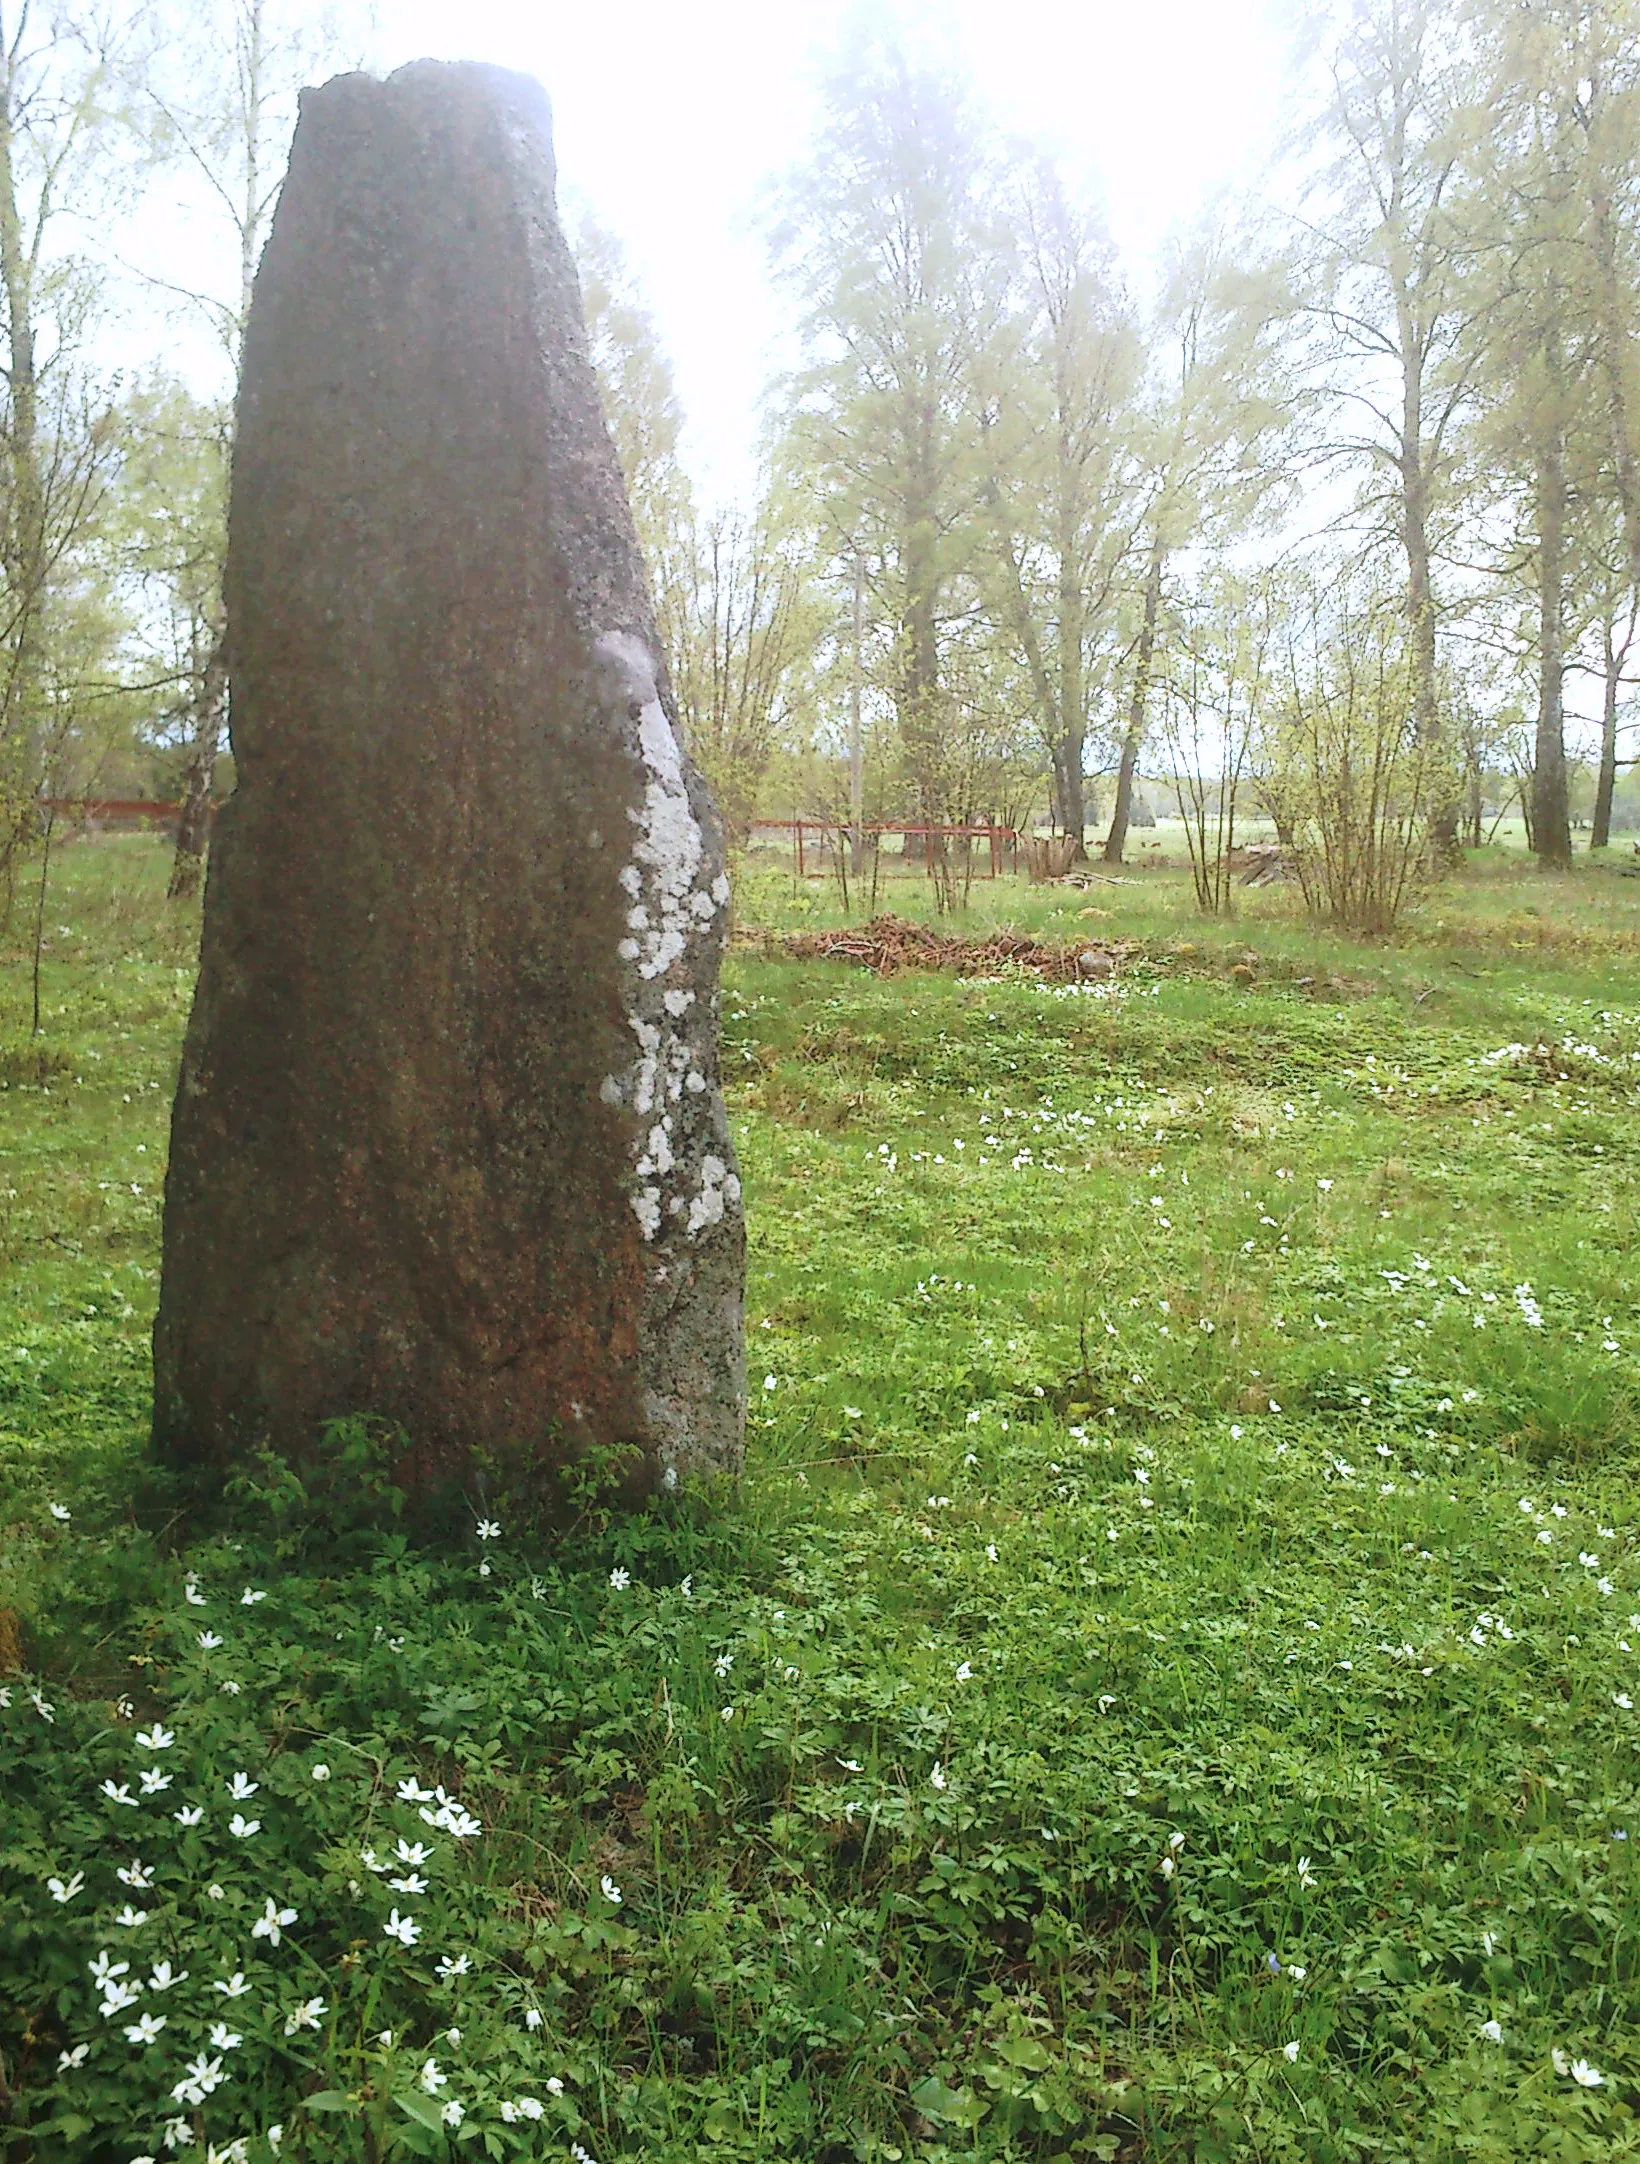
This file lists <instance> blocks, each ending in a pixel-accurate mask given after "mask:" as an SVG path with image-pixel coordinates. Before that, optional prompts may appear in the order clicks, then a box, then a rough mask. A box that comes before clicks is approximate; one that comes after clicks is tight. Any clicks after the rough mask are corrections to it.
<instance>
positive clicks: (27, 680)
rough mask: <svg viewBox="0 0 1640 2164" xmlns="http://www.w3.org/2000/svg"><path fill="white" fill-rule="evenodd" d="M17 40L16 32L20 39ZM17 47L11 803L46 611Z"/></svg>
mask: <svg viewBox="0 0 1640 2164" xmlns="http://www.w3.org/2000/svg"><path fill="white" fill-rule="evenodd" d="M16 34H17V33H14V35H16ZM14 50H15V47H14V46H9V47H8V46H7V45H6V43H5V31H4V26H3V24H0V283H3V285H4V290H5V322H6V329H5V348H4V361H5V370H4V372H5V377H6V383H7V387H8V390H9V393H10V413H9V416H8V418H9V426H8V428H7V430H6V436H5V468H6V480H7V483H8V495H9V498H10V501H9V503H8V505H7V507H6V511H5V513H4V516H3V519H0V549H3V551H4V556H5V570H6V577H7V582H8V584H9V585H10V587H11V594H10V597H9V601H8V614H9V615H10V617H11V624H12V629H11V635H10V639H9V642H8V643H9V645H10V648H11V651H10V653H9V654H8V655H7V656H6V663H5V683H4V685H3V687H0V753H3V755H4V759H5V768H6V769H9V771H0V787H4V788H5V789H6V790H7V793H8V794H10V795H12V796H14V797H15V799H17V800H18V801H21V800H22V799H24V798H26V797H28V796H31V795H32V794H33V791H34V788H35V786H36V776H37V768H38V761H39V736H40V731H41V729H42V727H43V716H42V714H41V712H40V701H39V684H40V670H41V643H42V641H41V633H42V628H43V627H42V625H41V622H40V618H41V614H42V612H43V609H44V606H45V562H46V540H45V522H46V521H45V485H44V480H43V478H42V474H41V470H40V384H39V371H38V366H37V361H36V353H35V336H34V275H33V273H34V266H33V263H32V262H31V260H30V256H29V251H28V243H27V238H26V236H25V234H24V231H23V219H22V211H21V208H20V206H19V204H18V201H17V179H16V171H15V166H14V138H15V135H16V132H17V114H16V111H15V104H14V89H13V85H12V81H11V59H12V55H13V52H14Z"/></svg>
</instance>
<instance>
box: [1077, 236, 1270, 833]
mask: <svg viewBox="0 0 1640 2164" xmlns="http://www.w3.org/2000/svg"><path fill="white" fill-rule="evenodd" d="M1167 272H1168V275H1167V280H1166V284H1165V286H1164V288H1163V294H1162V300H1161V305H1160V308H1159V310H1158V313H1157V322H1156V326H1155V330H1154V333H1153V336H1152V340H1151V352H1152V356H1153V363H1152V376H1151V381H1150V384H1149V386H1148V397H1147V400H1146V407H1147V410H1146V415H1145V422H1144V427H1143V434H1142V437H1141V443H1140V450H1139V464H1140V471H1141V484H1140V485H1141V488H1142V491H1143V504H1142V507H1141V510H1140V513H1139V517H1138V532H1139V534H1140V536H1141V545H1142V551H1143V555H1142V561H1143V566H1144V569H1143V575H1142V578H1141V580H1140V583H1139V586H1138V591H1137V594H1136V596H1135V597H1134V601H1135V605H1136V609H1137V619H1138V620H1137V625H1136V627H1135V629H1134V633H1133V641H1132V646H1131V649H1130V650H1131V653H1132V674H1131V677H1130V679H1129V690H1128V706H1127V714H1126V718H1125V721H1124V723H1123V725H1122V728H1121V731H1120V736H1119V746H1120V749H1119V752H1118V758H1117V768H1116V791H1115V797H1114V801H1113V803H1112V807H1111V820H1110V830H1109V832H1108V833H1107V835H1106V837H1105V845H1104V852H1103V854H1104V860H1105V862H1106V863H1107V864H1120V863H1121V862H1122V858H1123V853H1124V851H1125V849H1126V846H1127V832H1128V822H1129V819H1130V817H1131V812H1132V803H1133V782H1134V776H1135V774H1136V773H1137V771H1138V764H1139V753H1140V751H1141V749H1142V747H1143V744H1144V740H1145V735H1146V731H1147V729H1148V727H1149V724H1150V703H1151V692H1152V689H1153V686H1154V683H1155V676H1156V668H1157V641H1158V637H1159V635H1160V633H1161V630H1162V602H1163V595H1164V582H1165V579H1166V575H1167V569H1168V565H1169V563H1170V561H1171V560H1172V558H1173V557H1174V556H1175V555H1176V553H1177V552H1178V551H1179V550H1180V549H1181V548H1183V547H1184V545H1185V544H1186V543H1187V542H1193V543H1202V542H1207V543H1217V544H1219V545H1223V544H1224V543H1225V541H1226V540H1227V539H1228V538H1229V536H1230V535H1232V534H1234V533H1237V532H1242V531H1245V529H1246V527H1247V526H1248V524H1249V523H1250V521H1251V520H1252V518H1253V516H1254V515H1255V514H1256V513H1257V512H1258V510H1259V509H1260V508H1261V506H1263V505H1264V504H1265V502H1266V500H1267V499H1268V498H1269V497H1270V494H1271V491H1272V490H1273V489H1275V488H1276V487H1277V486H1278V485H1279V483H1280V480H1281V472H1280V467H1279V463H1278V462H1277V461H1276V460H1275V459H1273V458H1272V457H1271V455H1270V442H1271V438H1272V437H1273V436H1274V434H1275V433H1276V432H1277V431H1278V430H1279V429H1280V428H1281V427H1282V426H1283V424H1284V422H1285V418H1286V409H1285V402H1284V398H1283V395H1282V391H1281V387H1280V385H1279V383H1278V381H1277V378H1276V374H1275V367H1276V361H1275V355H1274V353H1273V350H1272V345H1271V338H1270V333H1271V328H1272V325H1273V323H1274V321H1275V320H1276V311H1275V309H1274V306H1273V303H1272V294H1271V290H1270V287H1269V285H1268V283H1267V280H1266V279H1265V278H1263V277H1260V276H1255V275H1252V274H1250V273H1248V272H1246V271H1244V270H1243V269H1241V267H1240V266H1239V265H1238V264H1237V263H1236V262H1235V261H1234V259H1233V258H1232V256H1231V254H1230V251H1229V247H1228V242H1227V237H1226V235H1225V233H1224V231H1223V229H1222V227H1220V226H1219V225H1218V224H1217V223H1216V222H1214V221H1211V220H1210V221H1209V222H1208V223H1207V224H1206V225H1204V226H1203V227H1202V228H1201V230H1199V231H1198V232H1197V233H1196V234H1194V235H1193V236H1191V237H1190V238H1189V239H1187V240H1186V241H1184V242H1182V243H1176V244H1175V245H1174V247H1173V248H1172V250H1171V251H1170V260H1169V263H1168V266H1167Z"/></svg>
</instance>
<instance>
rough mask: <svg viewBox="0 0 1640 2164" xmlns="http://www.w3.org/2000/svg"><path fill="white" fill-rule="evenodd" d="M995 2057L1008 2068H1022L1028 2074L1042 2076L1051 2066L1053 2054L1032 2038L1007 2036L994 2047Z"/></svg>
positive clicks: (1038, 2040)
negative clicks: (1002, 2061) (1003, 2060)
mask: <svg viewBox="0 0 1640 2164" xmlns="http://www.w3.org/2000/svg"><path fill="white" fill-rule="evenodd" d="M996 2050H997V2057H998V2058H999V2059H1006V2060H1007V2062H1008V2064H1009V2065H1010V2066H1022V2067H1024V2069H1025V2071H1026V2072H1027V2073H1029V2074H1044V2073H1046V2072H1047V2070H1048V2068H1049V2067H1050V2066H1052V2064H1053V2053H1052V2052H1051V2051H1049V2049H1048V2047H1047V2045H1046V2044H1044V2043H1042V2042H1041V2041H1040V2039H1039V2038H1037V2037H1034V2036H1007V2037H1004V2038H1003V2040H1002V2042H1001V2043H999V2044H998V2045H997V2047H996Z"/></svg>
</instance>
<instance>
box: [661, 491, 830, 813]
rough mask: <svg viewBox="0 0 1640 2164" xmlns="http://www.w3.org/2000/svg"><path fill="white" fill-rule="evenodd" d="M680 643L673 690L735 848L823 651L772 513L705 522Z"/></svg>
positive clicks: (804, 589) (799, 573) (795, 557)
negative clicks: (811, 666)
mask: <svg viewBox="0 0 1640 2164" xmlns="http://www.w3.org/2000/svg"><path fill="white" fill-rule="evenodd" d="M675 635H676V637H677V646H676V651H675V654H674V657H673V664H672V685H673V692H674V695H675V696H676V699H677V705H678V719H679V721H680V722H681V724H682V727H683V734H684V741H685V742H686V743H687V745H688V747H689V750H690V752H691V754H692V755H693V757H694V759H695V761H696V763H697V765H698V766H699V767H700V769H701V772H702V773H703V774H704V775H705V776H706V779H707V780H708V782H710V783H711V785H712V789H713V792H714V794H715V796H716V798H717V803H718V809H719V810H720V811H721V812H722V814H723V819H724V824H725V827H726V828H727V830H728V835H729V841H730V846H731V848H734V849H739V848H742V847H744V845H745V841H746V836H747V832H748V830H749V828H750V826H751V823H752V821H753V819H754V818H755V817H756V816H757V802H758V796H759V793H760V790H761V788H762V784H763V779H764V776H765V774H766V773H767V771H768V766H769V760H770V756H771V754H772V752H773V750H774V747H775V745H776V743H777V742H778V741H779V739H780V737H781V735H782V734H783V733H786V734H789V733H791V727H792V722H793V718H794V712H795V709H796V707H797V705H798V703H799V698H800V688H799V687H800V685H801V683H802V679H803V677H804V674H805V669H806V664H807V663H808V662H809V661H810V660H811V658H812V656H813V653H814V649H815V645H816V643H817V626H816V624H815V622H814V604H813V601H812V598H811V595H810V592H809V587H808V581H807V579H806V577H805V574H804V567H803V564H802V561H801V558H800V556H799V554H798V553H797V550H796V548H795V547H794V545H793V543H792V541H791V540H790V539H789V538H787V539H785V540H782V538H781V536H780V535H779V534H778V533H777V531H776V529H775V525H774V520H773V517H772V515H771V513H770V511H769V509H768V507H767V506H766V505H765V506H763V507H761V508H760V509H759V511H758V512H757V513H756V514H754V516H753V518H752V519H751V520H750V521H749V522H748V521H744V520H742V519H741V518H739V517H737V516H736V515H734V514H733V513H727V514H724V515H722V516H720V517H718V518H714V519H712V520H710V521H708V523H707V525H706V527H705V529H704V531H703V532H702V533H701V534H700V535H699V537H698V539H697V542H696V546H695V547H694V549H693V551H692V552H691V556H690V559H689V584H688V587H687V590H686V592H685V594H684V596H683V610H682V621H681V624H680V625H679V626H678V628H677V632H676V634H675Z"/></svg>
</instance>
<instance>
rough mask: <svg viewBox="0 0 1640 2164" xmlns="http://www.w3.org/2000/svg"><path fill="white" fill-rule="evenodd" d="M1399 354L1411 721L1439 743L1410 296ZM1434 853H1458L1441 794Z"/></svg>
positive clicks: (1403, 305)
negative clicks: (1410, 661) (1410, 673)
mask: <svg viewBox="0 0 1640 2164" xmlns="http://www.w3.org/2000/svg"><path fill="white" fill-rule="evenodd" d="M1396 318H1397V326H1398V330H1399V336H1400V346H1401V355H1402V381H1401V441H1400V446H1399V449H1400V459H1399V464H1400V469H1401V544H1402V547H1403V549H1404V550H1405V553H1406V560H1407V625H1408V629H1409V631H1410V633H1411V638H1412V719H1413V726H1414V728H1415V729H1416V731H1417V734H1418V741H1419V743H1420V744H1438V743H1439V742H1440V741H1441V709H1440V700H1439V696H1438V692H1437V679H1436V650H1435V586H1434V580H1433V578H1432V576H1431V572H1430V548H1429V477H1428V474H1427V472H1426V470H1425V466H1424V384H1423V362H1422V359H1421V357H1420V355H1421V350H1422V349H1421V345H1420V342H1419V340H1418V338H1417V335H1416V331H1415V326H1414V321H1413V310H1412V300H1411V295H1410V294H1409V293H1408V292H1407V291H1406V290H1405V289H1404V287H1403V288H1401V289H1400V290H1398V292H1397V295H1396ZM1430 840H1431V843H1432V845H1433V848H1434V851H1435V854H1436V856H1437V857H1438V858H1440V859H1442V860H1443V861H1445V862H1447V863H1450V862H1451V861H1452V860H1453V859H1454V858H1455V857H1456V856H1457V853H1458V805H1457V799H1456V798H1455V797H1454V796H1453V795H1451V793H1450V792H1443V795H1442V798H1441V801H1440V802H1438V803H1437V804H1436V806H1435V809H1434V813H1433V816H1432V818H1431V820H1430Z"/></svg>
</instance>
